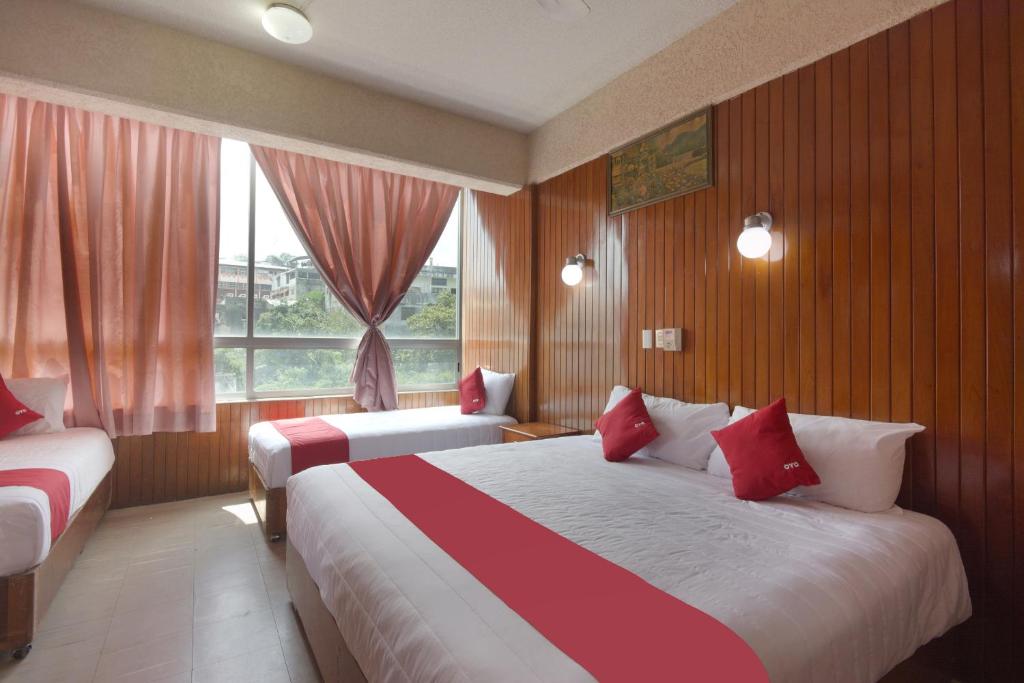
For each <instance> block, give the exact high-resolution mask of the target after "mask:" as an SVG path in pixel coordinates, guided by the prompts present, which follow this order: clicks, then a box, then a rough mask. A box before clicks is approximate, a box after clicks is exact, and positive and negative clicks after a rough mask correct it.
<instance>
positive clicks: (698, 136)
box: [608, 107, 714, 216]
mask: <svg viewBox="0 0 1024 683" xmlns="http://www.w3.org/2000/svg"><path fill="white" fill-rule="evenodd" d="M713 119H714V111H713V108H712V107H705V108H704V109H701V110H699V111H695V112H693V113H692V114H689V115H687V116H684V117H683V118H681V119H678V120H676V121H673V122H672V123H670V124H668V125H667V126H664V127H662V128H659V129H658V130H656V131H654V132H653V133H648V134H647V135H645V136H643V137H642V138H639V139H637V140H634V141H633V142H630V143H629V144H626V145H623V146H622V147H619V148H617V149H615V150H612V151H611V152H609V153H608V214H609V215H610V216H617V215H619V214H621V213H625V212H626V211H631V210H633V209H638V208H640V207H643V206H648V205H650V204H654V203H657V202H661V201H664V200H666V199H671V198H672V197H678V196H680V195H684V194H689V193H691V192H697V191H698V190H703V189H705V188H708V187H711V186H712V185H713V184H714V148H713V140H714V137H713V132H714V120H713Z"/></svg>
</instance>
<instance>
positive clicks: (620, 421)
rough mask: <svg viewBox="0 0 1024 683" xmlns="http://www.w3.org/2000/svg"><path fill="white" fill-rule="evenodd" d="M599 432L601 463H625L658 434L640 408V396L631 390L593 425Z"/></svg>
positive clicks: (643, 408)
mask: <svg viewBox="0 0 1024 683" xmlns="http://www.w3.org/2000/svg"><path fill="white" fill-rule="evenodd" d="M594 426H595V427H597V429H598V430H599V431H600V432H601V447H602V448H604V458H605V460H610V461H612V462H618V461H620V460H625V459H626V458H628V457H629V456H631V455H633V454H634V453H636V452H637V451H638V450H640V449H641V448H643V447H644V446H646V445H647V444H649V443H650V442H652V441H654V440H655V439H657V438H658V430H657V429H655V428H654V423H653V422H651V416H650V414H648V412H647V406H645V405H644V399H643V394H641V393H640V390H639V389H633V390H632V391H630V392H629V393H628V394H626V397H625V398H624V399H622V400H621V401H619V402H618V403H617V404H616V405H615V407H614V408H612V409H611V410H609V411H608V412H607V413H605V414H604V415H602V416H601V417H599V418H598V419H597V422H595V423H594Z"/></svg>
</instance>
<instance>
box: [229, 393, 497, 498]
mask: <svg viewBox="0 0 1024 683" xmlns="http://www.w3.org/2000/svg"><path fill="white" fill-rule="evenodd" d="M321 419H322V420H323V421H324V422H326V423H328V424H330V425H332V426H334V427H337V428H338V429H340V430H341V431H343V432H345V434H347V435H348V448H349V460H366V459H368V458H379V457H381V456H384V455H405V454H406V453H423V452H426V451H443V450H447V449H449V448H464V447H466V446H480V445H483V444H492V443H498V442H499V441H501V429H500V427H501V425H504V424H514V423H515V422H516V420H515V418H512V417H509V416H507V415H484V414H480V413H476V414H472V415H463V414H462V411H461V410H460V408H459V406H437V407H434V408H413V409H410V410H391V411H386V412H385V411H382V412H376V413H347V414H343V415H322V416H321ZM249 461H250V462H252V463H253V465H255V466H256V469H257V470H259V473H260V475H262V477H263V482H264V483H265V484H266V485H267V486H268V487H269V488H272V489H273V488H278V487H280V486H284V484H285V482H286V481H288V477H290V476H292V450H291V445H290V444H289V443H288V439H286V438H285V437H284V436H282V435H281V432H279V431H277V429H276V428H275V427H274V425H272V424H271V423H269V422H257V423H256V424H254V425H253V426H252V427H250V428H249Z"/></svg>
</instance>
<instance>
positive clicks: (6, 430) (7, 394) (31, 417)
mask: <svg viewBox="0 0 1024 683" xmlns="http://www.w3.org/2000/svg"><path fill="white" fill-rule="evenodd" d="M42 419H43V416H42V415H40V414H39V413H37V412H36V411H34V410H32V409H31V408H29V407H28V406H26V405H25V404H24V403H22V402H21V401H19V400H18V399H17V398H15V397H14V394H12V393H11V390H10V389H8V388H7V383H6V382H4V378H3V377H0V436H7V435H8V434H10V433H11V432H14V431H17V430H19V429H21V428H22V427H24V426H25V425H27V424H31V423H33V422H35V421H36V420H42Z"/></svg>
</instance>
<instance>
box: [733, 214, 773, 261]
mask: <svg viewBox="0 0 1024 683" xmlns="http://www.w3.org/2000/svg"><path fill="white" fill-rule="evenodd" d="M771 229H772V215H771V214H770V213H768V212H767V211H761V212H759V213H755V214H754V215H753V216H747V217H746V218H744V219H743V232H741V233H740V236H739V238H738V239H737V240H736V248H737V249H739V251H740V253H741V254H743V255H744V256H746V257H747V258H761V257H762V256H764V255H765V254H767V253H768V252H769V250H771V248H772V234H771V232H769V231H770V230H771Z"/></svg>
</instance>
